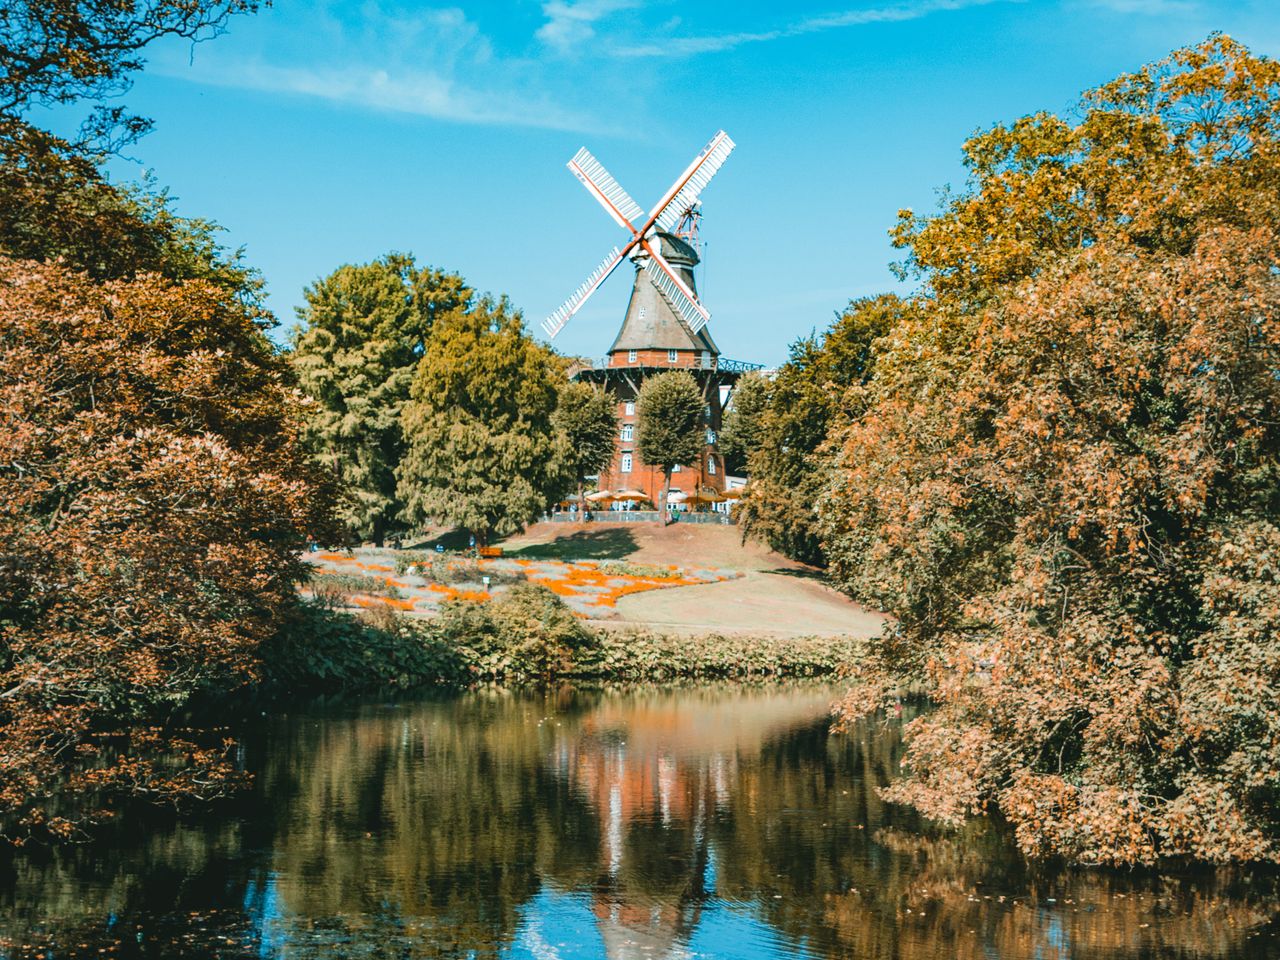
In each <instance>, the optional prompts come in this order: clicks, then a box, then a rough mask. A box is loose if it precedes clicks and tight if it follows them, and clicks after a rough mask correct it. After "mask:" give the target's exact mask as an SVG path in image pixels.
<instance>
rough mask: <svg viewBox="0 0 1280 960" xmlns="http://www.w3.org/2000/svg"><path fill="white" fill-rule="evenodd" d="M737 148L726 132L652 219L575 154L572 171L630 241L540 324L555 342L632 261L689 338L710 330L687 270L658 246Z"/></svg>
mask: <svg viewBox="0 0 1280 960" xmlns="http://www.w3.org/2000/svg"><path fill="white" fill-rule="evenodd" d="M733 147H734V143H733V141H732V140H730V139H729V135H728V134H727V133H725V132H724V131H723V130H721V131H720V132H719V133H717V134H716V135H715V136H714V137H712V138H711V142H710V143H708V144H707V145H706V146H705V147H703V148H702V152H701V153H699V154H698V155H697V156H696V157H694V158H693V162H692V163H690V164H689V166H688V167H686V168H685V171H684V172H683V173H682V174H680V176H679V177H677V178H676V181H675V183H673V184H671V186H670V188H669V189H668V190H667V192H666V193H664V194H663V195H662V198H661V199H660V200H659V201H658V202H657V203H656V204H655V205H654V207H653V209H651V210H650V211H649V213H648V214H646V213H645V212H644V209H643V208H642V207H641V206H640V205H639V204H638V203H636V202H635V201H634V200H632V199H631V197H630V195H629V194H628V193H627V192H626V190H624V189H623V188H622V186H621V185H620V184H619V183H618V181H617V180H615V179H613V177H612V176H611V175H610V174H609V171H608V170H606V169H605V168H604V165H603V164H601V163H600V161H599V160H597V159H596V158H595V157H593V156H592V155H591V154H590V153H589V152H588V151H587V148H586V147H583V148H582V149H581V150H579V151H578V152H577V153H576V154H574V157H573V159H572V160H570V161H569V164H568V166H569V170H570V171H571V172H572V173H573V175H574V176H575V177H577V178H578V179H579V180H580V181H581V182H582V185H583V186H584V187H586V188H587V192H588V193H590V194H591V195H592V196H593V197H595V198H596V200H597V201H598V202H599V204H600V205H601V206H602V207H604V209H605V212H606V213H607V214H609V216H610V217H611V218H612V219H613V221H614V222H615V223H617V224H618V226H620V227H622V228H623V229H624V230H626V231H627V232H628V233H629V234H630V237H629V238H628V240H627V241H626V244H625V245H624V246H623V247H621V248H618V247H614V248H613V249H612V250H611V251H609V255H608V256H606V257H605V258H604V260H603V261H601V263H600V265H599V266H598V267H596V268H595V270H593V271H591V273H590V275H589V276H588V277H587V279H586V281H585V282H584V283H583V284H582V285H581V286H580V287H578V289H577V290H575V291H574V292H573V295H572V296H571V297H570V298H569V299H568V300H566V301H565V302H564V304H563V305H562V306H561V307H560V309H559V310H557V311H556V312H555V313H553V314H551V316H549V317H547V319H546V320H544V321H543V322H542V327H543V329H544V330H546V332H547V335H548V336H549V337H554V336H555V335H556V334H558V333H559V332H560V331H561V330H562V329H563V328H564V325H565V324H566V323H568V322H569V318H570V317H572V316H573V315H574V314H575V313H577V312H578V311H579V310H580V309H582V305H583V304H584V303H586V302H587V300H588V299H590V297H591V295H592V294H593V293H595V292H596V291H597V290H598V289H600V287H601V286H602V285H603V284H604V282H605V280H607V279H608V278H609V275H610V274H611V273H613V271H614V270H615V269H617V267H618V265H619V264H620V263H622V261H623V260H624V259H626V258H627V257H628V256H633V257H634V258H635V260H636V262H637V266H638V268H639V269H640V270H643V271H644V272H645V273H646V274H647V275H648V277H649V279H650V281H652V283H653V285H654V286H655V287H657V288H658V290H659V291H660V292H661V293H662V296H663V299H664V300H665V301H666V303H667V304H668V305H669V306H670V308H671V310H672V311H673V312H674V313H675V315H676V316H677V317H678V318H679V319H680V321H681V322H682V323H683V324H684V325H685V327H687V328H688V330H689V332H690V333H694V334H696V333H698V332H699V331H700V330H701V329H702V328H703V327H704V326H705V325H706V323H707V321H708V320H710V319H711V314H710V313H709V312H708V311H707V308H706V307H704V306H703V305H702V303H701V302H700V301H699V300H698V295H697V293H695V292H694V289H693V286H692V284H691V283H690V282H689V281H688V280H686V279H685V277H684V276H683V275H682V273H683V271H681V270H680V269H678V268H677V266H675V265H673V264H671V263H670V262H668V260H667V258H666V257H664V256H663V255H662V250H661V248H662V244H661V243H660V242H658V241H659V236H660V235H661V234H669V233H670V231H671V230H672V228H675V227H679V226H680V225H681V224H682V223H684V222H688V221H689V220H690V218H693V217H696V215H697V207H698V196H699V194H701V193H702V191H703V189H705V188H706V186H707V184H708V183H710V182H711V178H712V177H714V176H715V174H716V171H717V170H719V169H720V167H722V166H723V165H724V162H725V160H727V159H728V157H729V154H730V153H731V152H732V151H733ZM695 222H696V221H695ZM690 278H691V275H690ZM637 279H638V278H637Z"/></svg>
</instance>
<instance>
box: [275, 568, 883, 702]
mask: <svg viewBox="0 0 1280 960" xmlns="http://www.w3.org/2000/svg"><path fill="white" fill-rule="evenodd" d="M859 643H860V641H858V640H856V639H854V638H847V637H802V638H779V637H772V636H719V635H716V634H707V635H703V636H692V637H691V636H688V635H683V634H682V635H670V634H664V633H661V632H658V631H654V630H650V629H643V628H637V629H631V630H601V629H596V628H591V627H588V626H586V625H585V624H584V623H583V622H582V621H581V620H579V619H578V618H576V617H575V616H574V615H573V614H572V612H571V611H570V610H569V609H568V608H567V607H566V606H565V605H564V603H563V602H562V601H561V600H560V599H559V598H558V597H557V596H556V595H555V594H553V593H552V592H551V591H549V590H547V589H545V588H543V587H538V586H534V585H522V586H519V587H517V588H515V589H513V590H512V591H511V592H509V593H507V594H505V595H503V596H502V597H501V598H499V599H496V600H495V601H494V602H492V603H485V604H475V603H469V602H466V601H459V602H454V603H450V604H447V605H446V606H445V607H444V609H443V610H442V611H441V614H440V616H438V617H436V618H434V619H431V620H421V619H409V618H406V617H402V616H398V615H397V614H396V613H395V611H394V610H392V609H390V608H385V609H377V610H371V611H366V612H364V613H362V614H358V615H357V614H351V613H347V612H342V611H336V610H332V609H329V608H327V607H326V606H325V605H323V604H316V603H309V604H305V605H303V606H302V607H301V608H300V609H299V610H298V611H297V612H296V613H295V615H294V616H293V618H292V620H291V622H290V623H289V624H288V626H287V628H286V629H285V630H284V631H282V634H281V636H280V638H279V640H278V641H277V644H276V647H275V648H274V649H273V650H271V651H270V653H269V656H268V657H267V658H266V661H267V667H268V669H267V678H266V680H267V683H266V686H267V688H268V690H269V691H270V692H272V693H273V694H287V693H298V692H311V691H333V690H371V689H379V688H392V689H409V688H413V687H419V686H428V685H437V686H459V687H460V686H466V685H468V684H471V683H476V682H485V681H500V682H509V683H525V682H536V681H545V680H553V679H567V678H592V679H602V680H635V681H641V680H671V679H678V678H749V677H794V676H819V675H822V674H828V673H832V672H834V671H835V670H836V669H837V668H838V667H839V666H840V665H841V664H845V663H848V662H849V661H850V660H851V659H852V658H854V657H855V656H856V654H857V649H858V645H859Z"/></svg>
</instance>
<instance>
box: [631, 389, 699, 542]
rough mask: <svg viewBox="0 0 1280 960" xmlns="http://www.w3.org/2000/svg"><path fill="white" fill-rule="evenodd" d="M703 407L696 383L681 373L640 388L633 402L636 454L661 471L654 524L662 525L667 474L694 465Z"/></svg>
mask: <svg viewBox="0 0 1280 960" xmlns="http://www.w3.org/2000/svg"><path fill="white" fill-rule="evenodd" d="M705 406H706V401H705V400H703V397H702V391H700V390H699V389H698V383H697V381H696V380H694V379H693V377H692V376H691V375H690V374H689V373H687V372H685V371H684V370H669V371H667V372H666V373H660V374H658V375H657V376H656V377H650V378H649V379H647V380H645V382H644V383H643V384H641V386H640V396H639V398H638V399H637V401H636V413H637V414H638V419H637V423H636V451H637V452H638V453H639V454H640V459H641V460H643V461H644V462H645V463H651V464H653V465H654V466H655V467H658V468H660V469H661V470H662V499H661V502H660V503H659V505H658V522H659V523H666V517H667V495H668V493H669V492H670V490H671V471H672V470H674V469H675V467H676V465H677V464H686V463H688V464H691V463H696V462H697V461H698V458H699V457H701V456H702V449H703V446H704V445H705V444H706V434H705V431H704V425H703V422H702V410H703V407H705Z"/></svg>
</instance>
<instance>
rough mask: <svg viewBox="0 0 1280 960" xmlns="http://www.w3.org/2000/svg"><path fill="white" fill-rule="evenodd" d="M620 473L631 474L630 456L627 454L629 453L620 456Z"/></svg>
mask: <svg viewBox="0 0 1280 960" xmlns="http://www.w3.org/2000/svg"><path fill="white" fill-rule="evenodd" d="M621 472H622V473H630V472H631V454H629V453H624V454H623V455H622V467H621Z"/></svg>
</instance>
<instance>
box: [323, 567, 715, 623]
mask: <svg viewBox="0 0 1280 960" xmlns="http://www.w3.org/2000/svg"><path fill="white" fill-rule="evenodd" d="M307 559H309V560H310V561H311V562H312V563H315V564H316V565H317V566H319V567H320V568H321V571H320V572H321V574H322V575H328V577H330V578H332V579H335V580H337V579H339V578H341V577H342V576H343V575H346V576H347V578H348V579H347V582H348V583H351V584H352V586H353V587H355V586H356V585H358V584H359V583H360V582H361V580H363V581H364V582H368V583H369V584H370V588H369V589H366V590H360V589H352V590H350V591H349V592H348V594H347V600H348V602H349V604H350V605H352V606H357V607H362V608H366V609H369V608H373V607H376V606H379V605H381V606H387V607H392V608H394V609H397V610H404V611H411V612H414V613H418V614H422V615H429V614H431V613H433V612H435V611H436V610H437V609H438V608H439V606H440V604H441V603H443V602H446V601H449V600H465V601H469V602H472V603H484V602H485V601H487V600H489V599H490V598H491V597H492V595H493V593H502V592H503V591H504V590H505V589H506V588H507V587H508V586H509V585H511V584H513V583H519V582H523V581H525V580H528V581H529V582H532V583H537V584H540V585H542V586H544V587H546V588H547V589H549V590H550V591H551V592H552V593H554V594H556V596H558V597H560V598H561V599H563V600H564V601H565V603H566V604H567V605H568V607H569V609H570V610H572V611H573V612H574V613H575V614H576V615H577V616H579V617H582V618H590V619H607V618H610V617H612V616H615V615H616V613H615V611H616V607H617V603H618V601H619V600H621V599H622V598H623V597H626V596H630V595H631V594H636V593H644V592H645V591H648V590H662V589H666V588H668V587H681V586H694V585H697V584H703V583H717V582H719V581H723V580H729V579H732V578H733V577H735V576H737V574H735V573H732V572H730V571H726V570H711V569H705V568H694V567H690V568H680V567H675V566H655V565H650V564H636V563H630V562H626V561H616V560H604V561H595V560H581V561H576V562H569V561H564V560H525V559H517V558H494V559H484V558H482V559H478V560H477V559H474V558H471V557H437V556H431V555H414V556H412V557H406V556H404V555H400V556H394V557H392V558H389V559H390V560H391V562H392V563H393V564H394V565H389V564H388V563H376V562H369V561H368V560H367V559H362V558H361V557H358V556H355V555H352V554H343V553H318V554H309V555H307ZM371 573H372V574H376V575H377V576H370V574H371ZM389 574H394V575H389ZM484 577H488V578H489V584H488V586H489V589H488V590H486V589H485V584H484V583H483V579H482V578H484ZM374 579H376V580H377V582H378V583H379V585H380V584H382V583H383V582H385V583H386V588H385V589H383V588H380V589H376V590H375V589H373V588H372V581H373V580H374ZM388 595H390V597H391V598H393V599H388Z"/></svg>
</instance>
